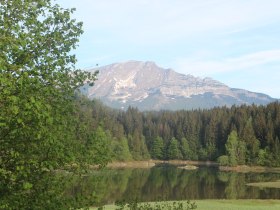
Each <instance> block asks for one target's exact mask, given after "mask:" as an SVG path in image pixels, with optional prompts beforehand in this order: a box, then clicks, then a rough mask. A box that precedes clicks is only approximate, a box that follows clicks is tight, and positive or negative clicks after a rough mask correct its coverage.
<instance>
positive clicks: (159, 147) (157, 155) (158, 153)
mask: <svg viewBox="0 0 280 210" xmlns="http://www.w3.org/2000/svg"><path fill="white" fill-rule="evenodd" d="M163 150H164V143H163V139H162V138H161V137H159V136H157V137H156V139H155V140H154V142H153V144H152V149H151V156H152V158H154V159H159V160H162V159H163V158H164V154H163Z"/></svg>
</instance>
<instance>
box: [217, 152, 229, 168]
mask: <svg viewBox="0 0 280 210" xmlns="http://www.w3.org/2000/svg"><path fill="white" fill-rule="evenodd" d="M217 161H218V163H219V164H220V165H221V166H227V165H229V159H228V156H227V155H222V156H220V157H218V160H217Z"/></svg>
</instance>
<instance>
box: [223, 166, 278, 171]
mask: <svg viewBox="0 0 280 210" xmlns="http://www.w3.org/2000/svg"><path fill="white" fill-rule="evenodd" d="M219 170H220V171H234V172H238V173H249V172H255V173H263V172H270V173H280V167H265V166H247V165H238V166H219Z"/></svg>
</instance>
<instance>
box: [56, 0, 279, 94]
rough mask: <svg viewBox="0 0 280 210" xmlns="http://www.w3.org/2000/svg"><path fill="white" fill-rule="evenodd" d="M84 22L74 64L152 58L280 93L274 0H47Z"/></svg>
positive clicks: (184, 69)
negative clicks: (72, 9) (71, 12)
mask: <svg viewBox="0 0 280 210" xmlns="http://www.w3.org/2000/svg"><path fill="white" fill-rule="evenodd" d="M55 2H56V3H57V4H59V5H61V6H62V7H63V8H73V7H74V8H76V12H75V14H74V15H73V18H76V19H77V20H78V21H82V22H83V23H84V27H83V29H84V34H83V35H82V36H81V37H80V42H79V46H78V48H77V49H76V50H75V51H74V53H75V54H76V56H77V59H78V63H77V67H78V68H81V69H84V70H87V69H91V68H93V67H95V66H96V64H98V65H99V66H104V65H108V64H112V63H116V62H125V61H128V60H138V61H154V62H155V63H156V64H157V65H158V66H160V67H163V68H172V69H173V70H175V71H176V72H179V73H182V74H192V75H194V76H197V77H201V78H203V77H211V78H213V79H215V80H218V81H220V82H223V83H225V84H226V85H228V86H230V87H233V88H241V89H247V90H250V91H253V92H261V93H265V94H268V95H270V96H272V97H275V98H280V82H279V80H280V12H279V11H280V0H55Z"/></svg>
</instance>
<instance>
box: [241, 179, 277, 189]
mask: <svg viewBox="0 0 280 210" xmlns="http://www.w3.org/2000/svg"><path fill="white" fill-rule="evenodd" d="M247 185H248V186H253V187H260V188H280V180H278V181H276V182H256V183H248V184H247Z"/></svg>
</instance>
